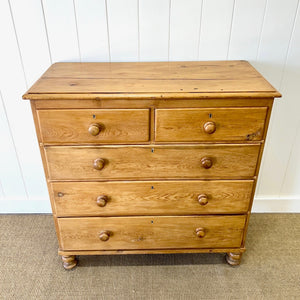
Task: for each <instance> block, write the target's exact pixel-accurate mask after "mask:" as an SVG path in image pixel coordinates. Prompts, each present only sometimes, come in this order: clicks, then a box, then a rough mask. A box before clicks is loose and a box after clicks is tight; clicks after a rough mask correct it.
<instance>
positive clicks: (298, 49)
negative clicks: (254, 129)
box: [273, 4, 300, 197]
mask: <svg viewBox="0 0 300 300" xmlns="http://www.w3.org/2000/svg"><path fill="white" fill-rule="evenodd" d="M299 6H300V5H299V4H298V11H297V17H296V20H295V25H294V32H293V35H292V38H291V42H290V47H289V52H288V56H287V61H286V65H285V72H284V76H283V80H282V92H283V93H284V95H285V98H284V103H282V105H281V107H280V108H281V109H282V113H283V115H284V120H286V122H283V124H280V128H281V131H280V134H285V133H284V132H286V124H289V126H288V127H289V130H290V129H292V134H291V135H290V136H289V137H288V139H287V140H286V142H287V143H288V144H287V148H288V149H287V150H286V151H287V153H288V150H289V151H290V153H289V155H288V158H289V160H288V164H287V167H286V170H285V174H284V175H285V176H284V178H283V181H282V186H281V191H280V193H281V197H286V196H287V195H300V171H299V170H300V115H299V112H300V101H299V97H298V94H299V83H300V7H299ZM273 126H274V127H275V126H276V125H275V124H274V125H273ZM290 126H291V127H292V128H290ZM284 139H285V138H284Z"/></svg>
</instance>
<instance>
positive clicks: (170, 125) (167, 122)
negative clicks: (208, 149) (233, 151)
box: [155, 107, 267, 142]
mask: <svg viewBox="0 0 300 300" xmlns="http://www.w3.org/2000/svg"><path fill="white" fill-rule="evenodd" d="M266 115H267V108H266V107H260V108H193V109H188V108H187V109H157V110H156V111H155V120H156V121H155V140H156V141H157V142H198V141H251V140H253V141H257V140H261V139H262V138H263V133H264V126H265V119H266Z"/></svg>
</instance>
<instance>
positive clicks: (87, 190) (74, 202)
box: [51, 180, 253, 217]
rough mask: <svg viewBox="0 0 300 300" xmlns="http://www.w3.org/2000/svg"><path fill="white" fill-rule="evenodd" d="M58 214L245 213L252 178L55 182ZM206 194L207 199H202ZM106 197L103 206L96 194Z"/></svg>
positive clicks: (67, 215)
mask: <svg viewBox="0 0 300 300" xmlns="http://www.w3.org/2000/svg"><path fill="white" fill-rule="evenodd" d="M51 187H52V190H53V196H54V199H55V214H56V215H57V216H58V217H70V216H121V215H122V216H126V215H127V216H130V215H197V214H210V213H219V214H224V213H229V214H230V213H245V212H247V210H248V207H249V202H250V199H251V193H252V187H253V181H252V180H243V181H242V180H240V181H234V180H228V181H226V180H219V181H198V180H193V181H127V182H124V181H121V182H54V183H52V184H51ZM199 195H206V197H207V203H206V204H204V205H203V204H201V203H199V199H198V197H199ZM100 196H105V197H106V198H107V201H106V203H104V206H98V205H97V198H98V197H100Z"/></svg>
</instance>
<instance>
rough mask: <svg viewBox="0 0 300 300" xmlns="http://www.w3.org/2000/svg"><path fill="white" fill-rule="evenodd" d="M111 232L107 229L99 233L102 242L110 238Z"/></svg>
mask: <svg viewBox="0 0 300 300" xmlns="http://www.w3.org/2000/svg"><path fill="white" fill-rule="evenodd" d="M109 237H110V232H109V231H107V230H104V231H101V232H100V234H99V238H100V240H101V241H102V242H106V241H108V240H109Z"/></svg>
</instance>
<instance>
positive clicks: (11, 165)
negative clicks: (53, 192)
mask: <svg viewBox="0 0 300 300" xmlns="http://www.w3.org/2000/svg"><path fill="white" fill-rule="evenodd" d="M10 132H11V131H10V127H9V124H8V121H7V118H6V111H5V107H4V103H3V98H2V93H1V92H0V137H1V147H0V184H1V186H0V195H2V198H3V199H4V196H5V198H6V199H16V198H19V199H20V198H26V190H25V185H24V181H23V178H22V173H21V169H20V165H19V161H18V157H17V153H16V150H15V146H14V142H13V139H12V136H11V134H10ZM0 198H1V197H0Z"/></svg>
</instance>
